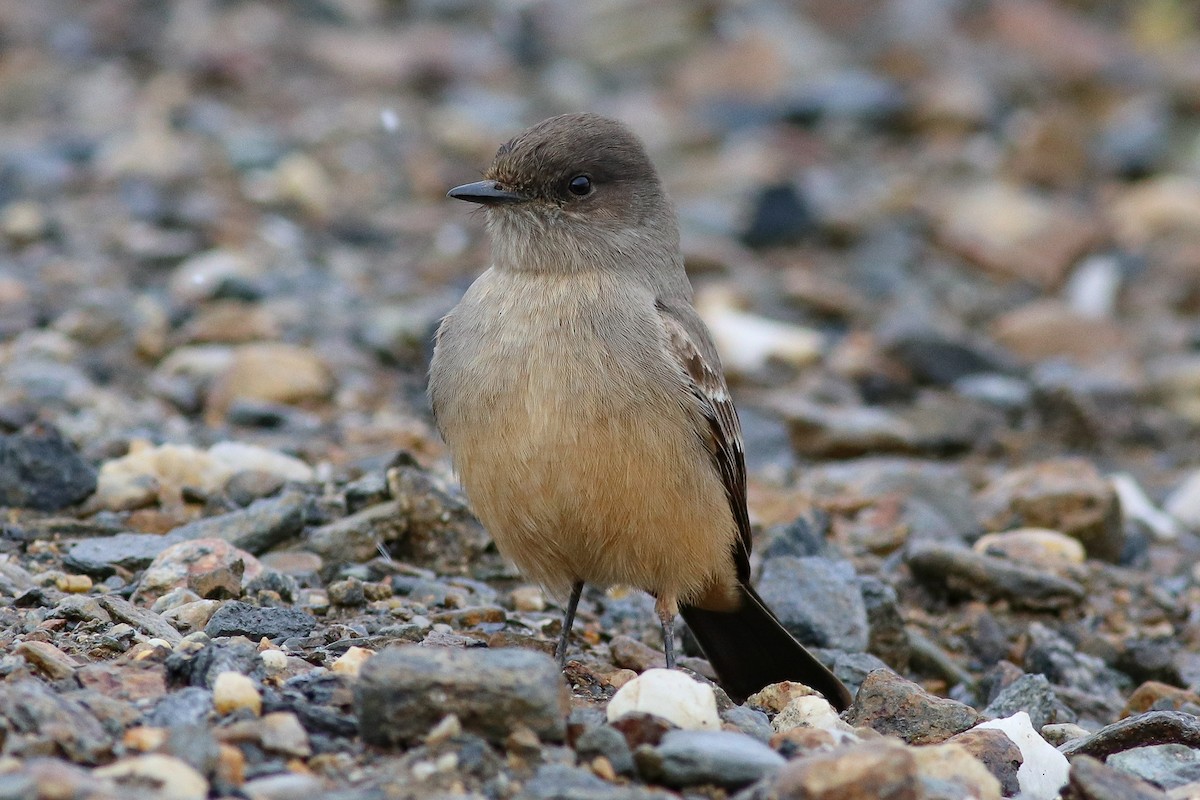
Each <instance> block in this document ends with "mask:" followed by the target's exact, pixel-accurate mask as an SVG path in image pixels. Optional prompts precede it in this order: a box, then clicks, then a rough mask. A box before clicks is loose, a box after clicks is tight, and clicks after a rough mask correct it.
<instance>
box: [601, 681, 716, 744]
mask: <svg viewBox="0 0 1200 800" xmlns="http://www.w3.org/2000/svg"><path fill="white" fill-rule="evenodd" d="M607 713H608V721H609V722H614V721H616V720H618V719H620V718H621V717H622V716H624V715H625V714H630V713H640V714H653V715H654V716H657V717H661V718H663V719H665V720H667V721H669V722H671V723H672V724H674V725H676V726H678V727H680V728H682V729H684V730H697V731H699V730H708V731H715V730H720V728H721V718H720V717H719V716H718V714H717V700H716V695H715V694H714V693H713V690H712V687H711V686H708V685H707V684H703V683H700V682H699V681H696V680H693V679H692V678H689V677H688V676H687V675H685V674H684V673H682V672H679V671H678V670H668V669H650V670H647V671H646V672H644V673H642V674H641V675H639V676H638V677H637V678H634V679H633V680H631V681H630V682H629V683H627V684H625V685H624V686H622V687H621V688H620V689H619V690H618V691H617V693H616V694H615V695H613V698H612V699H611V700H610V701H609V702H608V712H607Z"/></svg>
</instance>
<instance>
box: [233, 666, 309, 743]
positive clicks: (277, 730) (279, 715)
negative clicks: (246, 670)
mask: <svg viewBox="0 0 1200 800" xmlns="http://www.w3.org/2000/svg"><path fill="white" fill-rule="evenodd" d="M227 674H236V673H227ZM217 710H218V711H220V709H219V708H218V709H217ZM259 730H260V734H261V735H260V741H261V742H262V746H263V747H264V748H265V749H267V750H270V751H271V752H274V753H283V754H284V755H286V756H298V757H305V756H310V755H312V748H311V747H310V746H309V743H308V733H307V732H306V731H305V730H304V726H303V725H301V724H300V720H299V718H297V716H296V715H295V714H293V713H292V712H290V711H273V712H271V713H270V714H264V715H263V718H262V720H260V722H259Z"/></svg>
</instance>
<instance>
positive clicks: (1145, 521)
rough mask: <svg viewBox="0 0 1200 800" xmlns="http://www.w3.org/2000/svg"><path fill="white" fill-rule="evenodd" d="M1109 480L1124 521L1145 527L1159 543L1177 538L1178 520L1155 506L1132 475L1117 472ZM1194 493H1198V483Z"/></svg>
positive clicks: (1199, 491) (1199, 486)
mask: <svg viewBox="0 0 1200 800" xmlns="http://www.w3.org/2000/svg"><path fill="white" fill-rule="evenodd" d="M1110 480H1112V485H1113V488H1114V489H1115V490H1116V492H1117V499H1118V500H1120V502H1121V513H1122V514H1124V515H1125V519H1126V521H1128V522H1138V523H1141V524H1142V525H1144V526H1146V528H1147V529H1148V530H1149V531H1150V533H1151V534H1153V535H1154V538H1155V539H1157V540H1158V541H1160V542H1168V541H1172V540H1174V539H1177V538H1179V520H1178V518H1177V517H1175V516H1173V515H1172V514H1170V513H1168V512H1166V511H1163V510H1160V509H1159V508H1158V507H1157V506H1155V505H1154V503H1153V502H1151V500H1150V498H1149V497H1147V496H1146V492H1145V491H1143V489H1142V487H1141V486H1140V485H1138V482H1137V480H1135V479H1134V477H1133V476H1132V475H1130V474H1128V473H1125V472H1119V473H1117V474H1115V475H1113V476H1112V477H1111V479H1110ZM1196 492H1197V493H1200V482H1198V485H1197V488H1196Z"/></svg>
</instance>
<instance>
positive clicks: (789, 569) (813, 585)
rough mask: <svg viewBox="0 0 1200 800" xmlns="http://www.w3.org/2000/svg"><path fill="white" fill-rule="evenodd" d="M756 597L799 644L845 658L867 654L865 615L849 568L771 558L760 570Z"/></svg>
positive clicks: (824, 562) (847, 564) (808, 560)
mask: <svg viewBox="0 0 1200 800" xmlns="http://www.w3.org/2000/svg"><path fill="white" fill-rule="evenodd" d="M758 592H759V594H760V595H761V596H762V598H763V600H764V601H765V602H766V604H767V605H768V606H769V607H770V608H771V609H772V610H773V611H774V612H775V615H776V616H777V617H778V618H779V621H780V622H782V623H783V626H784V627H785V628H787V629H788V631H790V632H791V633H792V635H793V636H795V637H796V638H797V639H799V640H800V641H801V642H803V643H804V644H810V645H813V646H815V647H825V648H833V649H838V650H846V651H849V652H861V651H863V650H866V649H867V642H868V636H869V629H868V626H867V609H866V605H865V604H864V602H863V597H862V592H861V591H860V590H859V588H858V584H857V583H856V582H855V574H854V567H853V566H852V565H851V564H850V562H848V561H834V560H831V559H827V558H820V557H809V558H793V557H791V556H779V557H776V558H772V559H769V560H767V561H766V562H765V563H764V564H763V570H762V577H761V578H760V579H759V582H758ZM812 597H820V598H821V602H820V603H813V602H808V601H807V600H806V599H805V598H812Z"/></svg>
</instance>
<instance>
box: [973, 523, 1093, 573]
mask: <svg viewBox="0 0 1200 800" xmlns="http://www.w3.org/2000/svg"><path fill="white" fill-rule="evenodd" d="M974 550H975V552H976V553H982V554H983V555H987V556H999V557H1001V558H1007V559H1008V560H1009V561H1016V562H1017V563H1020V564H1029V565H1030V566H1034V567H1041V568H1043V569H1053V568H1054V567H1056V566H1061V565H1063V564H1082V563H1083V562H1084V561H1085V560H1087V554H1086V553H1085V552H1084V549H1083V545H1081V544H1080V543H1079V541H1078V540H1077V539H1072V538H1071V537H1070V536H1065V535H1063V534H1061V533H1059V532H1058V531H1052V530H1048V529H1046V528H1017V529H1015V530H1011V531H1004V532H1003V533H989V534H986V535H984V536H981V537H979V539H977V540H976V541H975V545H974Z"/></svg>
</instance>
